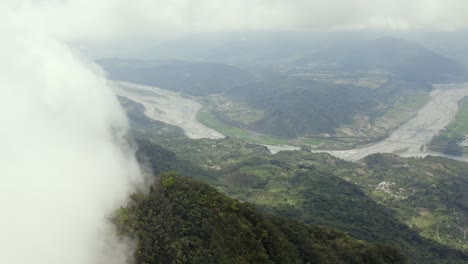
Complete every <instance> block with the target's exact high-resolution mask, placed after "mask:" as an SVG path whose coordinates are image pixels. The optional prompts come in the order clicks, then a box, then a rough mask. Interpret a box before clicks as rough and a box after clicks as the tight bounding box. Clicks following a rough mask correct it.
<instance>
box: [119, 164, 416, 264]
mask: <svg viewBox="0 0 468 264" xmlns="http://www.w3.org/2000/svg"><path fill="white" fill-rule="evenodd" d="M116 223H117V226H118V227H119V229H120V231H121V232H122V233H124V234H127V235H131V236H133V237H136V238H138V248H137V253H136V261H137V263H330V264H332V263H333V264H339V263H356V264H358V263H369V264H371V263H407V261H406V260H405V258H404V257H403V256H402V255H401V253H399V251H398V250H397V249H396V248H395V247H390V246H386V245H382V244H373V243H365V242H362V241H357V240H354V239H352V238H350V237H349V236H347V235H345V234H343V233H341V232H337V231H334V230H331V229H329V228H326V227H317V226H310V225H305V224H300V223H297V222H292V221H285V220H282V219H280V218H277V217H273V216H270V215H265V214H263V213H260V212H258V211H257V210H256V209H255V208H253V207H252V206H250V205H248V204H244V203H241V202H239V201H238V200H235V199H231V198H228V197H226V196H224V195H222V194H220V193H218V192H217V191H216V190H215V189H214V188H212V187H209V186H207V185H205V184H202V183H199V182H196V181H193V180H191V179H189V178H183V177H179V176H177V175H175V174H171V173H167V174H163V175H162V176H161V177H160V178H158V180H157V182H156V184H155V185H154V186H153V188H152V189H151V192H150V193H149V194H147V195H144V194H136V195H133V196H132V203H131V205H130V206H128V207H127V208H122V209H121V210H119V211H118V212H117V215H116Z"/></svg>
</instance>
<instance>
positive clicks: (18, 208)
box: [0, 9, 143, 264]
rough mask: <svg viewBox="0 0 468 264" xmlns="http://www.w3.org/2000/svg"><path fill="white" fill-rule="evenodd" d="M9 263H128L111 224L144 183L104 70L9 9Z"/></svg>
mask: <svg viewBox="0 0 468 264" xmlns="http://www.w3.org/2000/svg"><path fill="white" fill-rule="evenodd" d="M0 15H2V17H3V18H4V19H5V20H2V21H3V22H2V23H1V24H0V32H2V38H1V41H0V58H1V59H0V72H1V73H0V91H1V97H0V101H1V103H0V123H1V125H0V126H1V128H0V208H1V209H0V210H1V217H0V234H1V236H0V263H14V264H31V263H34V264H63V263H67V264H75V263H76V264H90V263H98V264H100V263H117V264H118V263H128V261H129V256H131V248H130V246H129V243H126V242H125V241H122V240H121V239H120V238H118V237H117V236H116V234H115V232H114V228H113V226H112V224H111V223H110V221H109V219H108V218H109V217H110V216H111V215H112V212H113V211H114V210H115V209H116V208H118V207H119V206H120V205H122V204H124V203H125V200H126V199H127V197H128V195H129V194H130V193H131V192H133V191H134V190H135V188H137V187H138V186H140V185H141V184H142V182H143V178H142V177H141V173H140V169H139V166H138V164H137V162H136V160H135V157H134V155H133V151H132V150H131V148H130V147H129V146H128V144H127V142H126V136H125V133H126V129H127V121H126V117H125V113H124V112H123V110H122V109H121V107H120V105H119V103H118V101H117V99H116V97H115V95H114V93H113V90H112V88H111V87H109V85H108V83H107V81H106V79H105V78H104V76H103V74H102V72H101V70H100V69H99V68H98V67H97V66H95V65H94V64H92V63H90V62H89V61H87V60H86V59H84V58H82V57H80V55H78V54H77V53H75V52H74V51H72V50H70V49H69V48H68V47H67V46H66V45H64V44H62V43H61V42H59V41H56V40H54V39H52V38H49V37H48V36H47V35H46V34H41V33H40V32H39V31H38V30H36V29H34V28H32V27H30V26H28V25H26V24H24V23H22V20H23V18H21V19H20V18H18V16H15V14H11V13H8V12H6V9H3V10H0Z"/></svg>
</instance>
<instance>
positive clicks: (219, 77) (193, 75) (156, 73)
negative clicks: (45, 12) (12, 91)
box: [96, 58, 255, 96]
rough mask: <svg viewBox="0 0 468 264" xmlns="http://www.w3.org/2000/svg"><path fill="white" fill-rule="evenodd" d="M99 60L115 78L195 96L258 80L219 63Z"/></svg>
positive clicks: (246, 72) (247, 73)
mask: <svg viewBox="0 0 468 264" xmlns="http://www.w3.org/2000/svg"><path fill="white" fill-rule="evenodd" d="M96 62H97V63H98V64H99V65H101V66H102V67H103V68H104V70H105V71H106V72H107V73H108V74H109V78H110V79H112V80H117V81H126V82H132V83H139V84H144V85H149V86H157V87H161V88H163V89H166V90H172V91H175V92H182V93H186V94H189V95H195V96H205V95H209V94H216V93H223V92H226V91H228V90H231V89H233V88H235V87H237V86H239V85H244V84H246V83H248V82H251V81H254V80H255V77H254V76H253V75H252V74H251V73H249V72H248V71H246V70H242V69H239V68H236V67H233V66H229V65H226V64H219V63H208V62H187V61H179V60H151V61H145V60H125V59H118V58H114V59H102V60H98V61H96Z"/></svg>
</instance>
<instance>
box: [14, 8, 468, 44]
mask: <svg viewBox="0 0 468 264" xmlns="http://www.w3.org/2000/svg"><path fill="white" fill-rule="evenodd" d="M7 1H8V0H7ZM10 7H13V8H15V9H22V10H23V14H24V16H25V17H26V19H27V20H28V21H34V23H35V25H36V26H41V27H43V28H44V29H46V30H48V31H51V32H53V33H54V34H56V35H57V36H60V37H62V38H65V39H67V40H86V41H91V40H92V41H103V40H106V41H107V40H111V41H112V40H118V39H126V38H131V37H138V38H141V37H142V36H148V37H157V36H163V35H165V34H168V33H194V32H206V31H210V32H211V31H244V30H274V31H279V30H301V29H343V28H369V27H372V28H390V29H421V28H423V29H441V30H453V29H459V28H464V27H467V26H468V19H466V14H468V1H466V0H98V1H97V0H29V1H17V0H15V1H11V2H10Z"/></svg>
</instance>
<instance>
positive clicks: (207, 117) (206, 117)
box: [197, 107, 288, 145]
mask: <svg viewBox="0 0 468 264" xmlns="http://www.w3.org/2000/svg"><path fill="white" fill-rule="evenodd" d="M197 119H198V121H200V123H202V124H204V125H206V126H208V127H211V128H213V129H214V130H216V131H218V132H220V133H222V134H224V135H226V136H229V137H234V138H242V139H244V140H246V141H248V142H251V143H257V144H265V145H287V144H288V140H287V139H283V138H278V137H272V136H267V135H262V134H258V133H255V132H251V131H247V130H245V129H242V128H240V127H234V126H229V125H226V124H224V123H223V122H222V121H220V120H218V119H217V118H216V117H215V116H214V115H213V114H212V113H211V111H210V109H209V108H207V107H205V108H202V109H201V110H200V111H199V112H198V115H197Z"/></svg>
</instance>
